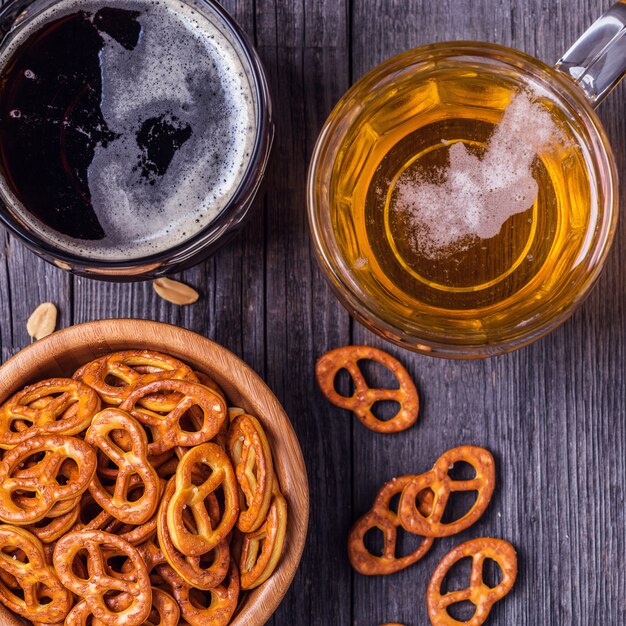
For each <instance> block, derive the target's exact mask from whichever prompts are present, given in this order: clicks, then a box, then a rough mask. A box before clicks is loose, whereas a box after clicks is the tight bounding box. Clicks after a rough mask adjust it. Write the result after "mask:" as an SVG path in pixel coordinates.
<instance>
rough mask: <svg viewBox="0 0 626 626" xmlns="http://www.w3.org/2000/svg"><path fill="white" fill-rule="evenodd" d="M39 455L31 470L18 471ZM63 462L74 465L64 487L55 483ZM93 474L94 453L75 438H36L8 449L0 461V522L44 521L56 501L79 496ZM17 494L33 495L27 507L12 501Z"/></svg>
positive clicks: (56, 436)
mask: <svg viewBox="0 0 626 626" xmlns="http://www.w3.org/2000/svg"><path fill="white" fill-rule="evenodd" d="M38 452H43V453H44V456H43V458H42V459H41V460H40V461H38V462H37V463H36V464H35V465H34V466H33V467H31V468H29V469H28V470H26V471H22V472H20V463H23V462H24V461H26V460H27V459H28V457H30V456H31V455H34V454H36V453H38ZM66 459H72V461H74V463H76V468H77V469H76V472H75V476H74V477H73V480H70V481H69V482H68V483H67V484H65V485H60V484H59V483H58V482H57V478H58V475H59V470H60V469H61V466H62V464H63V463H64V461H66ZM95 472H96V454H95V452H94V451H93V450H92V448H91V446H90V445H89V444H87V443H85V442H84V441H81V440H80V439H77V438H76V437H66V436H65V435H35V436H34V437H30V438H29V439H27V440H26V441H23V442H22V443H20V444H18V445H17V446H15V448H13V449H12V450H9V452H7V453H6V454H5V455H4V457H3V458H2V460H1V461H0V520H2V521H4V522H10V523H13V524H18V525H25V524H32V523H35V522H38V521H39V520H41V519H43V518H44V517H45V516H46V515H48V513H49V512H50V510H51V509H52V508H53V506H54V505H55V502H58V501H63V500H69V499H71V498H75V497H76V496H80V494H81V493H83V492H84V491H85V490H86V489H87V485H88V484H89V483H90V481H91V479H92V478H93V476H94V474H95ZM18 491H26V492H29V493H33V494H34V496H33V497H31V498H27V500H28V502H29V503H28V504H27V505H20V504H19V503H18V502H16V501H15V500H14V495H15V494H16V492H18Z"/></svg>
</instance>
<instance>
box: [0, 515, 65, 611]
mask: <svg viewBox="0 0 626 626" xmlns="http://www.w3.org/2000/svg"><path fill="white" fill-rule="evenodd" d="M11 548H16V549H19V551H20V554H19V555H18V554H16V553H15V552H14V553H13V554H12V555H9V554H8V553H7V551H9V550H10V549H11ZM0 570H2V571H3V572H4V573H5V574H7V575H9V576H11V577H12V579H13V580H14V581H15V584H16V586H15V587H12V588H9V586H8V585H7V584H6V582H7V578H6V577H3V578H2V579H0V600H1V601H2V602H3V603H4V604H5V605H6V606H7V607H9V608H10V609H11V610H12V611H14V612H15V613H17V614H18V615H21V616H22V617H25V618H26V619H29V620H31V621H39V622H46V623H52V622H62V621H63V619H64V618H65V616H66V615H67V613H68V611H69V610H70V608H71V607H72V601H73V598H72V594H71V593H70V592H69V591H68V590H67V589H66V588H65V587H64V586H63V585H62V584H61V581H60V580H59V578H58V576H57V575H56V574H55V572H54V570H53V569H52V567H50V565H48V563H47V562H46V556H45V552H44V549H43V546H42V544H41V542H40V541H39V539H37V537H35V536H34V535H33V534H31V533H29V532H28V531H27V530H25V529H24V528H18V527H16V526H11V525H8V524H5V525H1V526H0Z"/></svg>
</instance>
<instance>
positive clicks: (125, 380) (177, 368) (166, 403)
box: [74, 350, 198, 411]
mask: <svg viewBox="0 0 626 626" xmlns="http://www.w3.org/2000/svg"><path fill="white" fill-rule="evenodd" d="M74 378H79V379H80V380H82V381H83V382H84V383H86V384H87V385H89V386H90V387H92V388H93V389H95V390H96V392H97V393H98V395H99V396H100V397H101V398H102V399H103V400H104V401H105V402H106V403H107V404H112V405H116V406H117V405H119V404H121V403H122V402H123V401H124V400H125V399H126V398H128V396H129V395H130V394H131V393H133V391H135V390H136V389H138V388H139V387H143V386H144V385H146V384H148V383H152V382H154V381H157V380H190V381H197V380H198V379H197V377H196V375H195V374H194V373H193V371H192V370H191V368H190V367H188V366H187V365H185V364H184V363H183V362H182V361H179V360H178V359H175V358H174V357H171V356H169V355H166V354H161V353H159V352H154V351H152V350H124V351H121V352H114V353H113V354H107V355H105V356H103V357H100V358H99V359H96V360H95V361H92V362H91V363H88V364H87V365H84V366H83V367H81V368H80V369H79V370H78V371H77V372H75V373H74ZM112 383H113V384H112ZM175 402H176V395H175V394H168V395H163V394H157V395H150V394H148V395H146V396H144V397H142V398H141V404H142V405H143V406H145V407H146V408H148V409H151V410H153V411H160V410H169V409H170V408H171V405H172V403H175Z"/></svg>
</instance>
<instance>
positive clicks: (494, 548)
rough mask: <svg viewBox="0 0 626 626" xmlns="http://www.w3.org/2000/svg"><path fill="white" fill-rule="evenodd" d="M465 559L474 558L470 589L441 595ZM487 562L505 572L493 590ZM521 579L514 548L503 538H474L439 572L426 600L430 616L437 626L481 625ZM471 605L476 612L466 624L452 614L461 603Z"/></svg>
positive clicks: (448, 556) (453, 552)
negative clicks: (487, 577)
mask: <svg viewBox="0 0 626 626" xmlns="http://www.w3.org/2000/svg"><path fill="white" fill-rule="evenodd" d="M465 557H471V559H472V573H471V576H470V584H469V587H467V588H465V589H459V590H457V591H451V592H449V593H445V594H442V593H441V585H442V583H443V580H444V578H445V576H446V574H447V573H448V572H449V570H450V568H451V567H452V566H453V565H454V564H455V563H457V562H458V561H460V560H461V559H463V558H465ZM485 559H492V560H494V561H495V562H496V563H497V564H498V565H499V566H500V569H501V570H502V581H501V582H500V583H499V584H498V585H497V586H496V587H493V588H492V587H489V585H487V584H486V583H485V581H484V579H483V565H484V562H485ZM516 577H517V556H516V554H515V549H514V548H513V546H512V545H511V544H510V543H508V542H506V541H502V540H501V539H488V538H482V539H472V540H471V541H466V542H465V543H462V544H461V545H460V546H457V547H456V548H452V550H450V552H448V553H447V554H446V555H445V556H444V557H443V559H442V560H441V562H440V563H439V565H437V568H436V569H435V571H434V573H433V575H432V578H431V579H430V583H429V585H428V591H427V592H426V601H427V604H428V615H429V617H430V621H431V623H432V624H433V626H460V625H463V626H480V624H484V623H485V620H486V619H487V618H488V617H489V612H490V611H491V607H493V605H494V604H495V603H496V602H498V600H501V599H502V598H503V597H504V596H505V595H506V594H507V593H509V591H511V588H512V587H513V584H514V583H515V578H516ZM466 601H469V602H471V603H472V604H473V605H474V606H475V607H476V610H475V613H474V615H473V616H472V618H471V619H469V620H468V621H466V622H459V621H458V620H456V619H453V618H452V617H451V616H450V614H449V613H448V607H450V606H452V605H453V604H456V603H457V602H466Z"/></svg>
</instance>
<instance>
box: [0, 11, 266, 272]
mask: <svg viewBox="0 0 626 626" xmlns="http://www.w3.org/2000/svg"><path fill="white" fill-rule="evenodd" d="M36 1H37V0H25V1H24V0H9V2H7V4H5V5H3V6H2V7H1V8H0V29H1V30H2V31H3V32H2V36H1V39H0V49H3V48H4V47H5V46H6V39H7V37H8V36H9V35H10V34H11V32H13V29H12V27H11V28H9V29H5V28H4V27H3V26H4V20H6V19H7V17H8V16H9V15H10V13H11V11H14V10H15V8H16V6H17V5H21V6H20V9H19V10H20V12H21V11H22V10H23V9H25V8H27V7H28V6H29V5H31V4H32V3H34V2H36ZM182 1H183V2H185V3H187V2H189V0H182ZM190 1H191V2H192V3H197V4H200V5H206V6H207V7H208V8H209V9H210V10H212V11H214V12H215V14H216V15H217V17H218V18H219V19H220V20H221V21H222V23H223V24H224V26H225V27H226V28H227V29H228V30H229V34H231V35H232V37H233V41H234V43H235V44H236V45H237V46H238V49H237V52H239V51H240V52H241V53H243V55H244V58H245V62H246V63H247V65H248V67H249V68H250V71H251V77H252V79H253V81H252V82H253V84H252V85H251V87H252V88H253V89H254V96H255V102H256V107H255V108H256V111H255V112H256V128H255V133H256V134H255V138H254V145H253V146H252V150H251V155H250V159H249V161H248V164H247V166H246V169H245V171H244V174H243V176H242V178H241V180H240V181H239V184H238V185H237V188H236V189H235V191H234V192H233V194H232V196H231V197H230V199H229V200H228V202H227V203H226V205H225V206H224V207H223V208H222V209H221V210H220V212H219V213H218V214H217V215H216V216H215V218H214V219H213V220H212V221H211V222H210V223H209V224H207V225H206V226H205V227H204V228H203V229H202V230H200V231H198V232H197V233H196V234H195V235H193V236H192V237H189V238H188V239H186V240H185V241H183V242H181V243H179V244H176V245H175V246H172V247H170V248H167V249H165V250H162V251H160V252H157V253H154V254H151V255H147V256H142V257H137V258H132V259H116V260H104V259H92V258H90V257H89V256H86V255H79V254H74V253H72V252H68V251H67V250H63V249H62V248H60V247H56V246H55V245H54V244H53V243H51V242H49V241H48V240H47V239H44V238H43V237H42V236H39V235H37V234H36V233H34V232H33V231H32V230H30V229H28V228H27V227H25V226H24V225H23V224H22V223H20V221H19V220H18V219H17V218H16V217H15V216H13V215H12V214H11V211H10V209H9V208H8V206H9V205H10V204H11V203H10V202H8V199H7V198H5V197H4V195H3V194H2V192H1V191H0V224H1V225H2V226H4V227H5V228H6V229H7V230H8V232H9V233H10V234H12V235H15V236H17V237H18V238H19V239H20V240H21V241H23V242H24V243H25V244H26V245H27V246H29V247H30V248H32V249H35V250H41V251H43V252H44V253H45V254H46V255H48V256H49V257H51V258H53V259H54V260H55V261H60V263H61V264H67V265H69V266H80V267H89V268H90V269H91V268H93V270H94V277H95V276H97V272H98V270H103V271H104V273H105V274H106V270H110V271H111V272H116V271H120V272H121V271H123V270H124V269H129V270H132V269H134V268H141V267H143V266H151V265H154V264H157V265H160V264H161V262H163V261H164V260H167V261H168V265H169V264H172V263H180V262H184V261H185V260H187V259H189V258H190V257H192V256H195V255H196V254H197V253H198V252H199V251H200V250H201V249H202V248H203V247H204V246H205V244H209V243H211V242H212V241H215V240H217V239H219V238H220V237H221V236H222V235H223V234H224V232H225V231H226V230H227V227H228V226H229V225H230V223H229V220H228V218H229V217H230V214H231V212H232V211H233V210H234V209H235V208H236V206H238V205H239V204H240V202H241V200H242V198H246V197H247V198H249V199H250V200H251V199H252V198H253V197H254V195H255V194H256V192H257V191H258V189H259V187H260V185H261V178H262V174H263V173H264V171H265V169H266V167H267V163H268V161H269V156H270V152H271V147H272V143H273V135H274V126H273V121H272V101H271V95H270V90H269V84H268V80H267V76H266V73H265V70H264V68H263V64H262V63H261V60H260V58H259V56H258V53H257V52H256V50H255V48H254V46H253V45H252V43H251V41H250V40H249V38H248V36H247V35H246V34H245V33H244V32H243V30H242V28H241V27H240V26H239V24H238V23H237V22H236V21H235V19H234V18H233V17H232V16H231V15H230V14H229V13H228V12H227V11H226V10H225V9H224V8H223V7H222V6H221V5H220V4H218V2H216V1H215V0H190ZM19 15H20V13H18V14H17V15H15V16H13V19H12V20H11V23H12V24H14V23H15V21H16V20H17V19H18V18H19ZM25 21H28V18H26V20H25ZM26 210H27V209H26ZM248 210H249V207H247V208H246V210H245V211H244V214H243V215H242V216H240V217H239V219H238V220H237V221H238V222H240V221H242V220H243V219H244V217H245V216H246V214H247V213H248ZM58 265H59V266H61V267H62V265H60V264H58Z"/></svg>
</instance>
